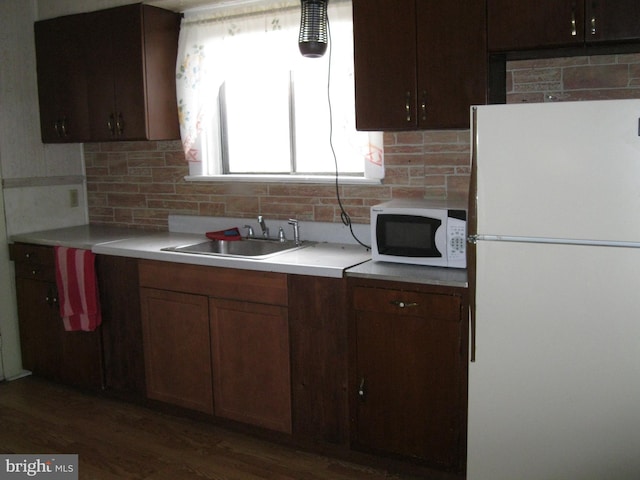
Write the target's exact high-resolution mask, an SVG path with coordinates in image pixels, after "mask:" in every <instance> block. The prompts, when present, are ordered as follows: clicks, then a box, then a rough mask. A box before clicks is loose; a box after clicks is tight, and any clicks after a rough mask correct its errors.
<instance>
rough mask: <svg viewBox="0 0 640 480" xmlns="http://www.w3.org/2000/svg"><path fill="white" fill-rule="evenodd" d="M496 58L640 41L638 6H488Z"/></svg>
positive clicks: (499, 0) (611, 1)
mask: <svg viewBox="0 0 640 480" xmlns="http://www.w3.org/2000/svg"><path fill="white" fill-rule="evenodd" d="M487 1H488V8H487V12H488V43H489V51H491V52H507V51H518V50H538V49H544V48H561V47H580V46H583V45H585V44H587V45H590V44H592V45H597V44H606V43H614V42H615V43H621V42H627V41H634V40H636V41H637V40H639V39H640V2H638V1H637V0H520V1H517V2H514V1H512V0H487Z"/></svg>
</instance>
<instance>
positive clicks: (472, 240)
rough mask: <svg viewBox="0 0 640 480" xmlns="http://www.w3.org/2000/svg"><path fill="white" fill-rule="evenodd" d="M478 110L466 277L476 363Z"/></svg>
mask: <svg viewBox="0 0 640 480" xmlns="http://www.w3.org/2000/svg"><path fill="white" fill-rule="evenodd" d="M477 162H478V108H477V107H471V179H470V190H469V209H468V216H469V223H468V228H469V233H470V235H469V236H468V238H467V243H468V246H467V277H468V283H469V342H470V344H471V345H470V347H469V348H470V352H469V360H470V361H471V362H475V361H476V242H477V239H478V235H477V234H478V186H477V174H478V165H477Z"/></svg>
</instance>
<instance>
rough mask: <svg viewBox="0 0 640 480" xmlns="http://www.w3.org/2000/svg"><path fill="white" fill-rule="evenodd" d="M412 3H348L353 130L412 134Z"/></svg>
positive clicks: (383, 0) (357, 0) (375, 0)
mask: <svg viewBox="0 0 640 480" xmlns="http://www.w3.org/2000/svg"><path fill="white" fill-rule="evenodd" d="M415 18H416V7H415V0H353V37H354V69H355V71H354V75H355V98H356V128H357V129H358V130H399V129H415V128H416V127H417V125H418V122H417V118H416V109H417V98H416V23H415Z"/></svg>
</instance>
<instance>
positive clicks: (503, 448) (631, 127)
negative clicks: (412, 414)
mask: <svg viewBox="0 0 640 480" xmlns="http://www.w3.org/2000/svg"><path fill="white" fill-rule="evenodd" d="M471 118H472V125H473V128H472V175H471V176H472V181H471V192H470V212H469V213H470V224H469V231H470V234H471V235H470V238H469V241H470V244H469V253H470V255H471V262H470V265H469V279H470V289H471V291H470V293H471V307H472V308H471V318H470V327H471V335H470V337H471V357H472V360H471V362H470V365H469V417H468V462H467V478H468V480H551V479H553V480H588V479H593V480H604V479H612V480H625V479H629V480H631V479H633V480H637V479H640V100H611V101H609V100H606V101H588V102H566V103H543V104H518V105H488V106H480V107H473V108H472V114H471ZM474 257H475V261H473V258H474Z"/></svg>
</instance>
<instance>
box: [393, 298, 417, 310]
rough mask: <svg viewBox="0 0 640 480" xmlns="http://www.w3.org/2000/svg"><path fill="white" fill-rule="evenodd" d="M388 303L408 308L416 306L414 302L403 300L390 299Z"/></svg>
mask: <svg viewBox="0 0 640 480" xmlns="http://www.w3.org/2000/svg"><path fill="white" fill-rule="evenodd" d="M389 303H390V304H391V305H395V306H396V307H400V308H410V307H417V306H418V304H417V303H416V302H403V301H402V300H392V301H391V302H389Z"/></svg>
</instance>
